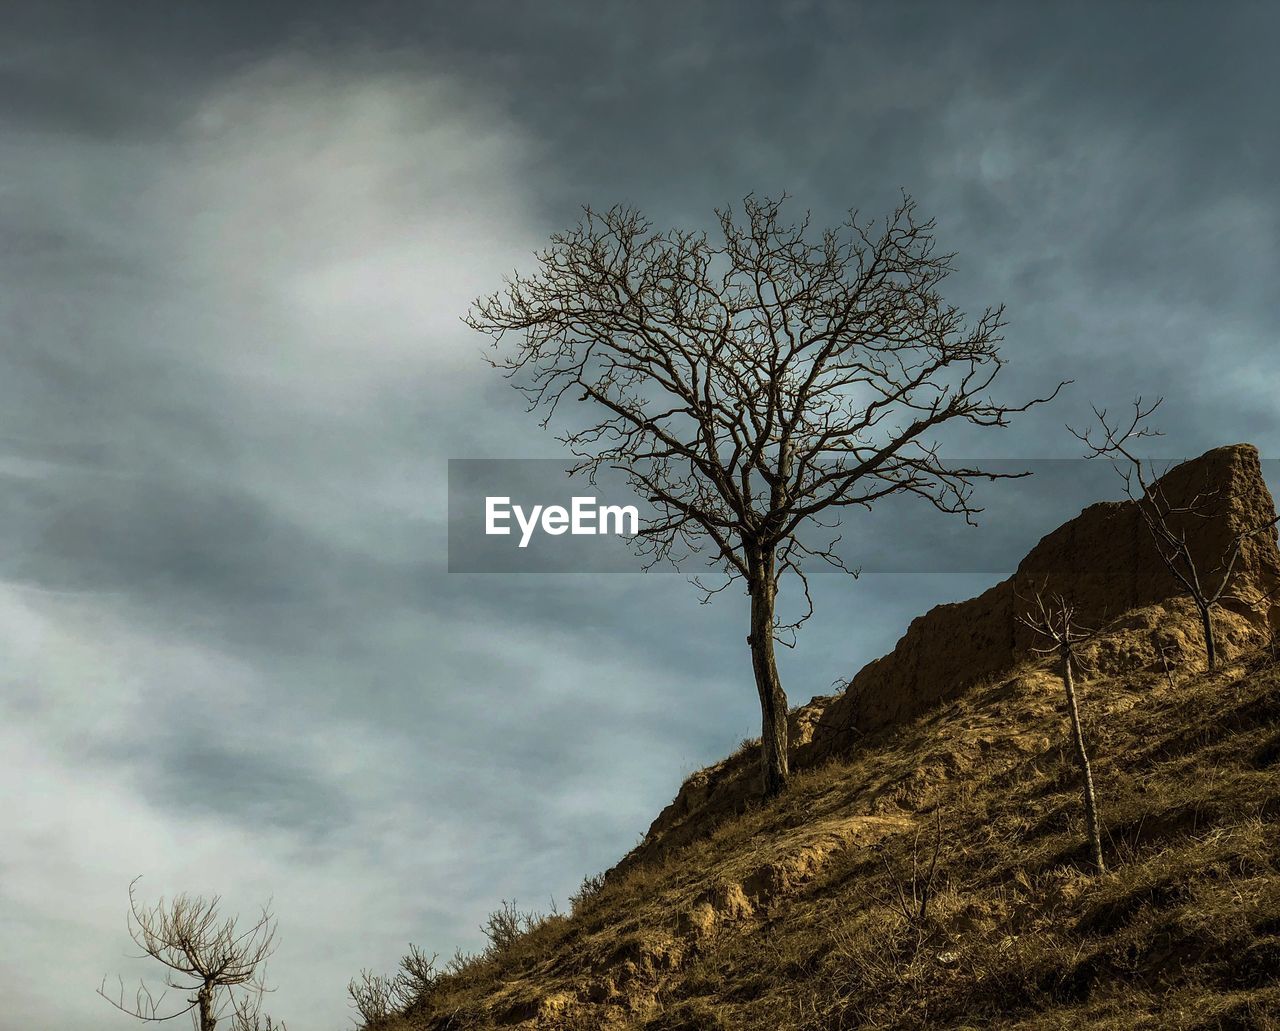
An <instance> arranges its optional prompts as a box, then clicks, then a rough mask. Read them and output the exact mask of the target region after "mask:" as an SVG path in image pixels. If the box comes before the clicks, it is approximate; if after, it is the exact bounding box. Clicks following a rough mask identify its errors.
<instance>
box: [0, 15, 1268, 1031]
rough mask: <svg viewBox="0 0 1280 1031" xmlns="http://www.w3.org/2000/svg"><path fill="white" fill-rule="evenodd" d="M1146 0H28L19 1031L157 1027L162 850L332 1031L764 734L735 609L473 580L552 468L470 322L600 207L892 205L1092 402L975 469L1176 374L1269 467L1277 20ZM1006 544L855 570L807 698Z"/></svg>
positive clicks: (168, 879)
mask: <svg viewBox="0 0 1280 1031" xmlns="http://www.w3.org/2000/svg"><path fill="white" fill-rule="evenodd" d="M1116 6H1117V5H1110V4H1109V5H1105V6H1099V7H1098V8H1097V9H1096V10H1093V11H1089V10H1087V9H1085V8H1084V7H1083V6H1082V5H1080V4H1075V3H1073V4H1062V5H1059V8H1058V10H1057V12H1056V13H1055V12H1054V11H1052V10H1050V9H1048V5H1039V4H1038V5H1022V4H1018V5H1008V6H1003V5H998V4H994V3H991V4H977V3H974V4H945V5H944V4H937V5H930V4H924V3H918V4H915V3H913V4H901V5H890V4H882V3H867V4H835V3H832V4H824V3H818V2H812V3H810V2H803V0H794V2H786V3H777V4H761V5H749V4H744V3H733V4H730V3H724V4H711V3H708V4H683V3H682V4H670V5H666V4H658V5H651V4H645V5H639V4H636V5H625V6H624V5H614V4H597V3H591V4H588V3H577V4H569V3H561V4H553V3H546V4H520V3H514V2H512V3H476V4H467V5H459V4H442V3H440V4H435V3H426V4H423V3H413V4H410V3H393V2H375V3H367V4H348V3H341V4H339V3H315V2H310V3H305V4H304V3H301V2H297V3H294V2H271V3H252V4H250V3H240V2H230V0H219V2H213V0H207V2H203V3H188V4H182V5H173V4H170V3H165V2H159V0H130V2H127V3H126V2H118V3H103V2H100V0H98V2H84V3H69V2H58V0H42V2H40V3H34V2H33V3H30V4H23V3H21V2H18V3H9V4H6V5H5V21H6V30H5V32H4V33H3V35H2V36H0V320H2V324H3V334H4V335H3V343H2V344H0V478H2V479H3V490H2V491H0V648H2V649H3V656H4V661H3V665H2V666H0V984H3V986H4V988H3V996H4V1005H3V1008H2V1010H0V1028H3V1029H5V1031H8V1029H13V1031H18V1029H21V1031H32V1029H42V1031H44V1029H48V1031H62V1029H71V1028H76V1027H85V1026H93V1027H100V1028H105V1029H111V1028H124V1027H128V1026H130V1021H128V1020H127V1019H126V1018H124V1017H123V1016H119V1015H117V1014H114V1013H112V1012H111V1011H110V1010H109V1008H108V1007H107V1006H106V1004H105V1003H104V1002H102V1000H101V999H98V998H97V997H96V996H95V994H94V990H95V988H96V987H97V985H98V983H99V981H100V980H101V979H102V977H103V976H104V975H110V976H112V977H114V975H116V974H117V973H119V974H123V975H125V976H129V975H132V974H136V973H138V972H139V971H140V969H145V968H139V966H138V965H137V964H136V963H134V962H133V961H131V960H129V959H128V958H127V957H126V955H125V954H126V951H127V950H126V946H127V945H128V942H127V940H126V939H125V936H124V919H123V917H124V907H125V902H126V889H127V886H128V883H129V881H130V880H131V879H132V878H133V877H135V876H138V875H142V876H143V881H142V885H141V889H142V893H143V895H144V896H146V897H153V896H156V895H159V894H161V893H172V892H174V891H177V890H183V889H188V890H192V891H201V892H220V893H222V894H223V896H224V898H225V899H226V904H227V906H228V908H229V909H231V910H236V909H243V910H245V911H248V910H250V909H251V908H252V907H253V906H254V904H256V903H258V902H260V901H262V900H264V899H266V898H267V897H272V898H273V899H274V908H275V911H276V913H277V914H278V916H279V921H280V939H281V947H280V950H279V952H278V954H277V957H276V959H275V960H274V961H273V963H272V967H271V980H272V981H273V982H274V983H275V984H277V985H278V986H279V987H278V993H277V994H276V996H275V997H274V998H273V999H272V1000H271V1003H270V1006H269V1009H270V1010H271V1011H272V1012H273V1013H275V1014H277V1015H278V1016H281V1017H284V1018H286V1019H288V1021H289V1023H290V1026H291V1027H294V1028H295V1029H296V1031H306V1029H311V1028H333V1029H337V1028H340V1027H343V1026H348V1025H349V1023H350V1016H349V1010H348V1008H347V1004H346V999H345V996H344V986H345V984H346V981H347V980H348V978H350V977H351V976H352V975H354V974H355V973H357V972H358V971H359V970H360V968H361V967H366V966H367V967H371V968H374V969H379V970H385V969H390V968H391V967H392V966H393V965H394V964H395V962H396V960H397V958H398V957H399V956H400V955H401V954H402V952H403V951H404V948H405V946H406V944H407V943H408V942H410V941H412V942H415V943H417V944H420V945H422V946H423V947H424V948H427V949H428V950H429V951H440V952H442V953H451V952H452V950H453V948H454V946H455V945H461V946H463V947H474V946H476V945H478V944H479V940H480V935H479V932H478V930H477V925H478V923H479V922H480V920H481V919H482V918H483V916H484V915H485V913H487V912H488V911H489V910H490V909H492V908H494V907H495V905H496V904H497V902H498V900H499V899H502V898H513V897H514V898H516V899H518V900H519V902H520V903H521V904H522V905H527V906H530V907H544V906H545V905H546V904H547V901H548V898H549V897H550V896H554V897H555V898H556V899H557V900H559V901H561V902H563V900H564V899H565V897H566V895H567V894H568V893H569V892H570V891H571V890H572V889H573V888H574V887H575V886H576V885H577V883H578V882H579V881H580V880H581V879H582V877H583V875H584V874H588V873H593V872H595V871H598V870H600V869H603V868H605V867H607V866H608V865H610V864H611V863H612V862H614V861H615V860H616V859H617V858H618V857H619V856H620V855H621V854H623V853H624V852H625V851H626V850H627V849H628V848H629V847H631V846H632V845H633V844H634V843H635V841H636V840H637V838H638V836H639V835H640V834H641V833H642V832H643V830H644V829H645V827H646V826H647V825H648V822H649V821H650V819H651V818H652V817H653V816H654V815H655V814H656V813H657V811H658V810H659V809H660V808H661V807H662V806H663V805H664V804H665V803H666V802H667V801H668V800H669V799H670V797H671V796H672V795H673V793H674V792H675V790H676V788H677V786H678V785H679V783H680V780H681V779H682V777H683V776H685V775H686V774H688V773H689V772H690V771H691V770H693V769H694V768H696V767H698V766H701V765H704V764H706V763H707V762H710V761H712V760H714V759H716V758H718V757H719V756H720V755H722V754H724V753H725V752H726V751H727V750H729V749H731V748H732V747H733V746H734V745H735V744H736V743H737V742H738V741H739V740H740V739H741V738H743V737H744V736H747V735H750V734H752V733H754V732H755V725H756V721H757V719H758V716H757V709H756V701H755V694H754V689H753V686H752V682H751V677H750V665H749V661H748V656H747V653H746V648H745V646H744V645H743V643H742V642H743V636H744V634H745V623H744V619H745V603H744V599H742V598H740V597H736V596H730V595H725V596H722V597H720V598H718V599H717V600H716V602H715V603H714V604H712V605H709V606H700V605H699V604H698V596H697V594H696V593H695V592H694V591H693V590H692V589H691V588H689V586H688V585H687V584H686V583H685V582H684V581H683V580H682V579H681V578H680V577H679V576H675V575H651V576H642V575H627V574H620V573H609V574H599V575H581V574H578V575H573V574H563V575H560V574H557V575H552V574H545V575H540V574H520V575H506V576H504V575H500V574H461V573H452V574H451V573H449V572H448V571H447V564H446V555H447V550H446V544H447V542H446V519H445V517H446V511H447V504H446V500H447V499H446V485H447V480H446V469H447V462H448V459H450V458H529V457H541V458H554V457H557V455H558V451H557V446H556V444H555V442H554V440H553V439H552V438H551V436H550V435H548V434H544V433H541V432H540V431H538V430H537V429H536V427H535V426H534V424H533V422H532V420H531V418H530V417H529V416H527V415H525V414H524V413H523V410H522V407H521V404H520V403H519V399H518V398H517V397H516V395H515V394H514V393H513V392H512V391H511V390H510V388H509V387H508V386H507V385H506V384H505V383H504V382H503V381H502V380H501V379H500V378H499V377H497V375H496V374H495V373H494V372H493V371H492V370H490V369H489V368H488V367H487V366H485V365H484V363H483V361H482V360H481V358H480V355H481V347H482V341H480V340H479V339H476V338H473V337H472V336H471V335H470V334H469V333H468V331H466V330H465V329H464V328H462V327H461V326H460V324H459V321H458V317H459V315H460V314H461V313H462V312H463V311H464V310H465V308H466V306H467V303H468V302H469V300H470V299H471V298H472V297H473V296H474V295H475V294H477V293H480V292H481V291H484V290H487V289H490V288H493V287H496V286H497V285H498V283H499V281H500V277H501V276H502V275H503V274H504V273H505V272H507V271H509V270H510V269H512V268H514V267H518V266H522V265H527V262H528V257H529V255H530V254H531V252H532V251H533V249H534V248H535V247H537V246H538V245H539V244H540V243H541V242H542V241H543V240H544V239H545V238H546V237H547V236H548V234H549V233H551V232H552V231H554V230H556V229H558V228H561V227H564V226H565V225H567V224H569V223H571V222H572V221H573V220H574V219H575V218H576V212H577V209H578V206H579V205H581V204H584V203H591V204H594V205H608V204H611V203H613V202H616V201H625V202H629V203H633V204H636V205H638V206H640V207H641V208H642V209H643V210H645V211H646V212H647V213H648V214H649V215H650V216H651V217H652V218H654V219H655V220H656V221H657V222H659V223H660V224H675V225H683V226H701V225H705V224H707V222H708V219H709V217H710V214H711V209H712V207H713V206H715V205H718V204H725V203H731V202H735V201H738V200H740V198H741V197H742V196H743V195H745V194H746V193H748V192H751V191H757V192H762V193H775V194H776V193H778V192H780V191H782V190H786V191H788V192H789V193H791V194H792V195H793V196H794V198H795V201H794V203H795V204H796V205H797V206H803V207H805V208H809V209H811V210H812V211H813V213H814V216H815V220H816V221H818V222H819V223H822V222H829V221H832V220H835V219H837V218H838V217H839V215H840V213H841V212H843V211H844V210H845V209H846V208H849V207H852V206H857V207H860V208H861V209H863V210H864V211H867V212H872V213H874V212H880V211H883V210H886V209H887V208H888V207H890V206H891V205H892V204H893V202H894V200H895V199H896V197H897V192H898V190H899V189H900V188H905V189H907V190H909V191H911V192H912V193H913V194H914V195H915V197H916V198H917V200H918V201H919V203H920V206H921V208H922V210H923V211H924V212H925V213H928V214H933V215H936V216H937V218H938V234H939V237H940V240H941V243H942V245H943V246H944V247H945V248H946V249H950V250H955V251H957V252H958V253H959V261H958V263H959V272H958V273H957V275H956V276H955V277H954V278H953V279H952V280H951V281H950V293H949V296H950V298H951V299H953V300H954V301H956V302H957V303H959V304H961V305H962V306H964V307H967V308H969V309H971V310H972V309H981V308H982V307H983V306H985V305H986V304H988V303H993V302H998V301H1004V302H1006V303H1007V305H1008V313H1009V319H1010V326H1009V330H1008V333H1007V337H1008V343H1007V345H1006V349H1005V352H1006V355H1007V357H1008V359H1009V367H1008V369H1007V370H1006V373H1005V374H1004V375H1003V377H1002V378H1003V380H1004V383H1003V389H1004V391H1005V392H1006V394H1005V396H1007V397H1009V398H1011V399H1014V398H1020V397H1022V396H1029V394H1030V393H1038V392H1042V391H1043V390H1044V389H1045V388H1046V387H1051V386H1052V384H1054V383H1056V382H1057V381H1058V380H1060V379H1065V378H1074V379H1075V380H1076V384H1075V385H1074V386H1073V387H1072V388H1071V389H1070V390H1069V391H1067V392H1066V393H1065V394H1064V395H1063V396H1062V398H1061V399H1060V400H1059V401H1058V402H1056V403H1055V404H1054V405H1053V406H1051V407H1048V408H1044V409H1040V410H1036V411H1035V412H1033V413H1030V414H1028V415H1027V416H1025V417H1023V418H1022V419H1020V420H1019V421H1018V423H1017V424H1016V427H1017V428H1016V429H1014V430H1009V431H1004V432H995V433H994V434H992V435H988V436H983V437H973V438H971V439H965V440H962V441H956V442H955V447H958V448H963V449H964V450H965V453H967V454H979V453H980V454H983V455H989V456H997V457H1006V458H1016V459H1023V460H1030V459H1044V458H1067V457H1071V456H1073V455H1075V454H1077V453H1078V446H1077V445H1076V444H1075V442H1074V441H1073V440H1072V439H1071V438H1070V437H1068V436H1067V435H1066V434H1065V432H1064V430H1063V423H1064V422H1068V421H1077V422H1078V421H1080V420H1081V419H1083V418H1084V416H1085V415H1086V414H1087V412H1088V404H1089V402H1091V401H1098V402H1100V403H1108V404H1123V403H1125V402H1126V401H1127V400H1128V399H1129V398H1131V397H1132V395H1134V394H1136V393H1143V394H1146V395H1148V396H1153V395H1160V394H1163V395H1165V396H1166V397H1167V398H1168V401H1167V402H1166V405H1167V412H1166V414H1165V418H1164V421H1163V426H1164V429H1165V430H1166V432H1167V434H1168V436H1167V438H1166V440H1165V442H1164V447H1165V450H1166V453H1167V454H1169V455H1183V454H1192V453H1198V452H1200V451H1202V450H1205V449H1207V448H1209V447H1212V446H1216V445H1219V444H1224V443H1230V442H1233V441H1237V440H1251V441H1253V442H1254V443H1256V444H1257V445H1258V446H1259V447H1260V448H1261V449H1262V451H1263V455H1264V457H1272V456H1277V455H1280V431H1278V430H1277V425H1276V420H1275V417H1274V411H1275V403H1276V395H1277V386H1280V384H1278V383H1277V376H1276V373H1275V361H1276V357H1277V347H1276V330H1277V324H1278V322H1280V319H1278V317H1277V316H1278V315H1280V311H1278V305H1280V291H1277V290H1276V286H1275V284H1276V281H1277V272H1278V271H1280V269H1278V263H1280V250H1278V246H1280V215H1278V212H1280V207H1278V205H1277V199H1278V198H1277V182H1280V179H1277V176H1276V168H1277V167H1278V166H1280V139H1278V138H1277V135H1276V134H1275V133H1274V131H1272V127H1273V124H1274V120H1275V111H1276V106H1277V102H1278V101H1280V89H1278V86H1280V75H1278V73H1277V71H1276V65H1275V60H1274V53H1273V49H1274V40H1275V39H1276V36H1277V31H1278V30H1280V12H1278V11H1277V9H1276V8H1275V7H1272V6H1264V5H1260V4H1248V5H1239V6H1236V7H1232V6H1230V5H1216V6H1215V7H1214V8H1213V10H1212V12H1211V11H1210V9H1209V8H1208V7H1207V6H1205V5H1200V4H1190V3H1189V4H1185V5H1178V4H1161V5H1154V4H1133V5H1128V6H1122V7H1121V9H1120V10H1117V9H1116ZM1086 500H1087V499H1086ZM1041 502H1042V503H1041V504H1039V505H1038V506H1036V507H1035V508H1034V509H1029V511H1032V512H1034V519H1033V518H1032V517H1031V516H1028V518H1027V522H1028V524H1034V525H1029V527H1028V529H1027V532H1028V533H1029V535H1030V539H1031V540H1034V539H1036V538H1037V537H1038V536H1039V535H1041V534H1042V533H1044V532H1047V531H1048V530H1050V529H1052V527H1053V526H1054V525H1056V524H1057V523H1058V522H1060V521H1061V519H1063V518H1066V517H1068V516H1070V515H1072V514H1074V512H1075V510H1077V509H1078V508H1079V507H1080V504H1081V503H1083V502H1082V501H1081V499H1079V498H1075V497H1067V496H1065V494H1064V496H1062V497H1057V496H1056V495H1055V496H1051V497H1049V498H1048V499H1047V500H1046V499H1044V498H1042V499H1041ZM850 532H854V533H856V528H851V531H850ZM979 532H981V531H979ZM911 546H912V545H911V542H909V541H908V542H907V543H906V545H905V547H908V548H909V547H911ZM1015 550H1016V553H1014V551H1015ZM1021 551H1022V544H1021V543H1019V544H1018V545H1017V548H1016V549H1013V548H1010V550H1009V553H1008V554H1007V555H1004V563H1003V565H1002V567H1001V568H999V569H991V570H986V571H983V572H975V573H972V574H967V575H966V574H962V573H956V572H946V573H942V572H938V573H930V572H929V571H927V570H925V571H919V570H918V571H916V572H913V573H911V574H910V575H904V576H889V575H883V574H882V575H878V576H867V577H864V578H863V579H862V580H861V581H859V582H857V583H854V582H850V581H847V580H844V579H840V578H836V577H827V578H823V579H822V580H821V581H820V583H819V584H818V591H817V593H818V600H819V610H818V615H817V617H816V618H815V620H814V621H813V623H812V624H811V625H810V627H809V628H808V629H807V630H806V631H805V633H804V634H803V636H802V637H801V639H800V642H799V647H798V648H797V649H796V650H795V651H794V652H788V653H785V654H784V655H783V656H782V662H783V667H782V672H783V677H784V681H785V682H786V685H787V687H788V689H789V691H790V693H791V695H792V698H793V699H794V700H796V701H800V700H804V699H806V698H808V697H809V696H810V695H812V694H815V693H823V692H825V691H827V690H828V689H829V687H830V685H831V684H832V682H833V681H835V680H836V679H837V678H841V677H845V676H847V675H849V674H850V673H852V672H854V671H855V670H856V669H857V668H858V667H859V666H860V665H861V664H862V663H863V662H865V661H866V660H868V659H870V658H873V657H875V656H876V655H878V654H880V653H882V652H884V651H886V650H887V649H888V648H890V647H891V646H892V644H893V642H894V641H895V640H896V638H897V637H898V636H899V634H900V633H901V632H902V630H903V629H904V628H905V625H906V623H907V621H908V620H909V618H910V617H911V616H913V615H915V614H917V613H919V612H921V611H923V610H924V609H926V608H928V607H929V606H931V605H932V604H935V603H937V602H940V601H944V600H951V599H955V598H960V597H965V596H968V595H970V594H972V593H974V592H975V591H976V590H978V589H980V588H982V587H984V586H986V585H987V584H989V583H991V582H992V581H994V580H995V579H997V578H998V577H999V575H1001V574H1002V573H1005V572H1008V571H1009V570H1010V569H1011V568H1012V566H1013V565H1014V564H1015V563H1016V561H1017V559H1018V558H1019V557H1020V555H1021ZM997 565H1000V563H997Z"/></svg>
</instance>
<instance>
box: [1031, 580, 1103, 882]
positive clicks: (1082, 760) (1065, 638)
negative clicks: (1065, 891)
mask: <svg viewBox="0 0 1280 1031" xmlns="http://www.w3.org/2000/svg"><path fill="white" fill-rule="evenodd" d="M1018 622H1019V623H1021V624H1022V625H1023V626H1025V627H1027V628H1028V629H1030V630H1032V631H1034V632H1035V633H1036V634H1038V635H1040V636H1041V637H1045V638H1047V639H1048V640H1049V642H1050V644H1049V645H1048V646H1047V647H1045V648H1036V649H1033V650H1034V651H1036V652H1038V653H1039V654H1041V655H1047V654H1050V653H1052V652H1056V653H1057V655H1058V659H1059V661H1060V666H1059V669H1060V672H1061V674H1062V687H1063V690H1064V691H1065V692H1066V695H1067V714H1068V716H1070V718H1071V743H1072V745H1073V746H1074V748H1075V753H1076V763H1077V764H1078V765H1079V767H1080V786H1081V793H1082V794H1083V796H1084V818H1085V824H1086V827H1087V829H1088V832H1089V848H1090V850H1091V851H1092V853H1093V863H1094V865H1095V866H1096V867H1097V868H1098V872H1099V873H1103V872H1105V871H1106V869H1107V867H1106V864H1105V863H1104V862H1103V859H1102V831H1101V829H1100V826H1099V823H1098V800H1097V797H1096V796H1095V795H1094V791H1093V767H1092V766H1091V765H1090V763H1089V751H1088V749H1087V748H1086V747H1085V742H1084V729H1083V727H1082V726H1081V723H1080V706H1079V704H1078V703H1077V701H1076V684H1075V674H1074V665H1075V662H1076V655H1075V649H1076V647H1077V646H1078V645H1080V644H1082V643H1084V642H1085V641H1088V640H1089V639H1090V638H1092V637H1095V636H1096V635H1097V631H1096V630H1089V629H1084V628H1081V627H1078V626H1076V624H1075V606H1074V605H1072V604H1071V603H1070V602H1068V601H1066V600H1065V599H1064V598H1063V597H1062V596H1061V595H1054V596H1052V597H1051V598H1050V599H1049V601H1048V603H1046V602H1045V600H1044V597H1043V596H1042V595H1041V594H1039V593H1037V594H1036V596H1035V611H1034V612H1028V613H1026V614H1024V615H1020V616H1018Z"/></svg>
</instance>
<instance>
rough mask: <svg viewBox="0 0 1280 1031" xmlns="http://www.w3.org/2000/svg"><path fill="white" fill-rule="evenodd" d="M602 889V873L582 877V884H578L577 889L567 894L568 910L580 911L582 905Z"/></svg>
mask: <svg viewBox="0 0 1280 1031" xmlns="http://www.w3.org/2000/svg"><path fill="white" fill-rule="evenodd" d="M602 891H604V874H602V873H597V874H590V875H589V876H587V877H584V878H582V884H581V885H579V887H578V890H577V891H575V892H574V893H573V894H572V895H570V896H569V911H570V912H571V913H580V912H581V911H582V909H583V907H584V906H586V905H587V904H588V903H590V902H591V900H592V899H594V898H596V897H598V896H599V894H600V893H601V892H602Z"/></svg>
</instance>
